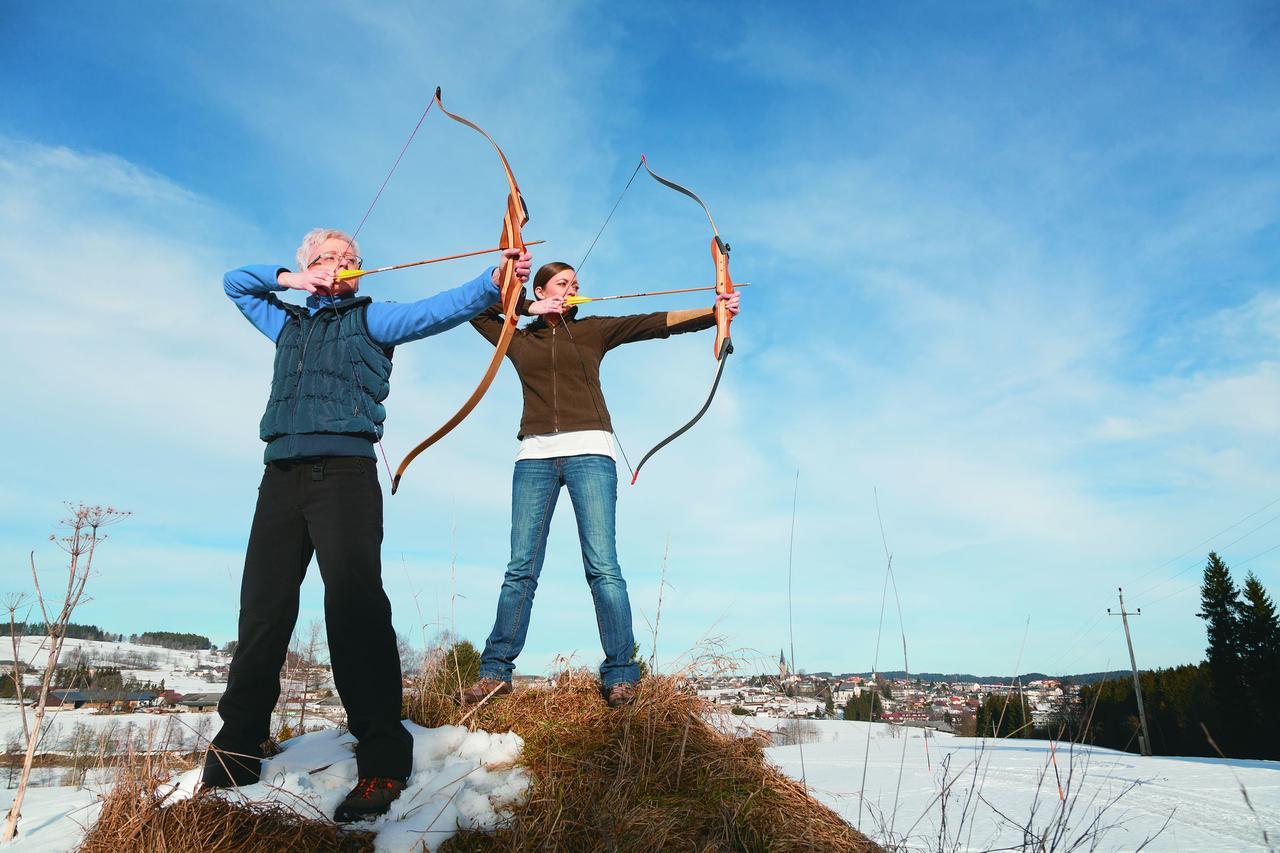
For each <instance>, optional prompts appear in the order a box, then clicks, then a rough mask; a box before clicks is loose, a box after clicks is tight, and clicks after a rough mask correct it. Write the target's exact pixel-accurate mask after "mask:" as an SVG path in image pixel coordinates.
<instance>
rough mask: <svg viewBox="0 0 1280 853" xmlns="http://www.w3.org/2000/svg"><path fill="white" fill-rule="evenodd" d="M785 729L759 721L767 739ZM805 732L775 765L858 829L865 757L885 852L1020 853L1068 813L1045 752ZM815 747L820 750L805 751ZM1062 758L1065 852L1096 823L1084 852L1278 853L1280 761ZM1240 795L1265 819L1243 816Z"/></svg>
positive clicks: (780, 751) (891, 732)
mask: <svg viewBox="0 0 1280 853" xmlns="http://www.w3.org/2000/svg"><path fill="white" fill-rule="evenodd" d="M788 722H789V721H783V720H770V719H765V718H759V717H757V718H753V719H751V720H750V723H751V724H752V725H755V726H757V727H759V728H762V729H765V730H774V729H777V728H779V727H781V726H785V725H787V724H788ZM810 727H811V728H810ZM868 729H870V734H871V738H870V748H869V750H868V740H867V734H868ZM801 730H802V731H803V732H804V733H805V739H802V742H801V743H800V744H798V745H793V746H776V747H771V748H769V749H767V750H766V751H765V752H766V755H767V756H768V757H769V759H770V760H771V761H773V762H774V763H775V764H776V765H777V766H778V767H780V768H781V769H782V770H783V771H784V772H785V773H787V774H788V775H789V776H791V777H793V778H795V779H802V778H803V779H805V780H806V781H807V783H808V786H809V790H810V792H811V793H812V794H813V795H814V796H815V797H817V798H818V799H819V800H821V801H822V802H824V803H826V804H827V805H828V806H830V807H831V808H833V809H835V810H836V811H837V812H839V813H840V815H842V816H843V817H844V818H845V819H846V820H848V821H849V822H850V823H853V824H855V825H856V824H858V809H859V797H858V790H859V788H860V786H861V780H862V767H863V760H864V756H866V761H867V793H866V802H865V804H864V805H863V806H862V819H861V827H862V830H863V832H865V833H866V834H868V835H870V836H871V837H873V838H875V839H876V840H877V841H881V842H884V841H885V840H886V839H887V838H890V837H892V838H894V839H897V840H899V841H900V842H902V843H904V846H906V847H907V848H908V849H912V850H936V849H938V848H939V846H940V845H939V838H940V837H942V838H943V839H944V840H945V841H946V843H944V844H943V845H941V846H942V847H943V848H944V849H948V850H950V849H958V850H993V849H999V848H1005V849H1008V848H1010V847H1012V848H1013V849H1020V848H1021V845H1022V841H1023V834H1022V829H1021V827H1022V825H1025V824H1026V823H1027V822H1028V820H1029V819H1030V820H1031V826H1032V827H1033V829H1034V830H1036V831H1037V832H1040V831H1043V830H1044V828H1045V827H1046V826H1048V825H1050V824H1051V823H1053V821H1054V818H1055V816H1056V813H1057V812H1058V810H1059V798H1058V783H1057V781H1056V780H1055V777H1054V773H1053V766H1052V764H1051V762H1050V744H1049V742H1048V741H1042V740H1003V741H998V742H994V741H988V742H987V743H986V744H985V746H984V745H983V743H982V741H979V740H976V739H974V738H958V737H955V736H953V735H947V734H937V733H932V732H931V733H930V735H929V737H928V738H927V741H926V738H925V736H924V731H923V730H922V729H902V728H897V727H893V726H888V725H885V724H882V723H855V722H844V721H835V720H832V721H805V724H804V725H802V726H801ZM810 737H812V738H816V740H815V741H814V742H805V740H806V739H807V738H810ZM926 748H927V751H926ZM1056 759H1057V768H1058V774H1059V776H1060V777H1061V779H1062V784H1063V787H1064V793H1065V795H1066V801H1067V804H1068V805H1070V806H1071V814H1070V818H1069V820H1068V821H1067V830H1066V834H1065V836H1064V838H1065V839H1068V840H1067V841H1065V842H1064V843H1062V844H1060V845H1059V849H1065V848H1067V847H1069V846H1070V842H1071V841H1074V840H1075V839H1077V838H1079V837H1081V836H1082V835H1084V834H1086V833H1088V832H1090V831H1091V825H1093V824H1094V821H1095V820H1096V821H1097V823H1096V825H1093V826H1092V828H1096V829H1098V830H1099V831H1100V838H1099V841H1098V844H1097V847H1096V848H1095V847H1093V845H1091V844H1090V843H1088V842H1086V843H1084V844H1082V845H1081V846H1080V847H1079V848H1078V849H1084V850H1089V849H1098V850H1134V849H1137V848H1138V847H1139V845H1141V844H1142V842H1143V840H1144V839H1146V838H1148V837H1149V836H1154V835H1156V833H1159V835H1158V836H1157V837H1156V838H1155V840H1154V841H1153V842H1151V844H1149V845H1148V846H1147V847H1146V848H1144V849H1146V850H1152V851H1161V850H1168V851H1205V850H1214V851H1234V850H1250V851H1259V850H1266V849H1267V847H1266V845H1264V844H1263V840H1262V829H1263V828H1264V827H1265V828H1266V830H1267V831H1268V832H1269V833H1270V838H1271V844H1272V846H1273V847H1274V848H1276V849H1280V762H1274V761H1249V760H1243V759H1234V760H1230V759H1229V760H1219V759H1208V758H1161V757H1152V758H1142V757H1140V756H1136V755H1130V754H1128V753H1123V752H1116V751H1114V750H1110V749H1095V748H1086V749H1083V750H1080V749H1077V750H1076V751H1075V753H1074V754H1072V753H1071V751H1070V745H1069V744H1068V745H1067V749H1066V750H1064V749H1063V747H1062V745H1061V744H1059V745H1058V746H1057V749H1056ZM944 760H945V761H947V763H948V765H949V768H948V771H947V774H948V775H947V776H946V780H947V782H952V784H951V785H950V786H949V788H948V798H947V806H946V822H947V826H946V827H945V828H943V826H942V817H943V811H942V807H941V804H940V791H941V790H942V788H943V786H944V785H945V784H946V783H944V781H943V772H944V771H943V764H944ZM802 764H803V767H802ZM900 766H901V768H902V772H901V785H900V787H899V767H900ZM975 767H976V768H977V778H976V779H975V777H974V770H975ZM1046 768H1047V770H1048V772H1047V774H1046V773H1045V771H1046ZM1068 776H1070V779H1068ZM957 777H958V778H957ZM953 780H954V781H953ZM1042 780H1043V783H1042ZM1241 785H1243V786H1244V787H1245V789H1246V790H1247V791H1248V794H1249V799H1250V800H1251V802H1252V803H1253V809H1254V811H1256V815H1255V813H1254V811H1251V810H1250V808H1249V806H1248V805H1246V803H1245V800H1244V797H1243V796H1242V795H1241V792H1240V786H1241ZM1037 788H1038V793H1037ZM971 790H974V791H976V790H980V791H981V797H979V796H977V794H976V793H975V795H974V797H973V798H972V799H971V801H970V803H969V806H968V809H967V812H966V813H965V814H966V816H965V818H964V820H963V823H962V822H961V814H962V810H963V809H964V804H965V800H966V798H967V797H968V796H969V792H970V791H971ZM1113 801H1114V804H1111V805H1108V804H1109V803H1113ZM1033 809H1034V817H1032V814H1033ZM1000 813H1003V814H1004V815H1005V816H1007V818H1008V819H1005V818H1004V817H1001V814H1000ZM1100 813H1101V817H1099V814H1100ZM1166 820H1168V825H1167V826H1166V827H1165V828H1164V830H1163V832H1161V831H1160V830H1161V826H1162V825H1164V824H1165V821H1166ZM1015 821H1016V822H1017V824H1018V825H1017V826H1015V825H1014V822H1015ZM890 833H891V835H890Z"/></svg>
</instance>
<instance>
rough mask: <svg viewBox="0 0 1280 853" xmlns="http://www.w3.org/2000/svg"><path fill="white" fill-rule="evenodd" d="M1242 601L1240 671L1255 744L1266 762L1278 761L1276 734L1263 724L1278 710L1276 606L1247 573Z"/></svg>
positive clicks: (1278, 624)
mask: <svg viewBox="0 0 1280 853" xmlns="http://www.w3.org/2000/svg"><path fill="white" fill-rule="evenodd" d="M1243 592H1244V600H1243V602H1242V603H1241V605H1240V634H1239V638H1240V644H1239V651H1240V669H1241V676H1242V677H1243V680H1244V683H1245V686H1246V687H1247V688H1248V691H1249V697H1250V699H1251V700H1252V701H1251V703H1250V704H1251V706H1252V708H1253V709H1254V719H1255V721H1256V723H1255V725H1256V737H1255V740H1256V741H1257V742H1258V743H1259V744H1264V743H1266V744H1270V746H1267V747H1263V751H1262V753H1261V756H1262V757H1265V758H1280V745H1277V739H1276V737H1275V733H1274V732H1272V733H1271V734H1270V736H1267V734H1266V731H1265V724H1264V723H1263V720H1264V719H1265V718H1266V716H1267V709H1271V713H1274V709H1275V708H1277V707H1280V620H1277V618H1276V606H1275V603H1274V602H1272V600H1271V597H1270V596H1269V595H1267V590H1266V589H1265V588H1264V587H1263V586H1262V582H1261V581H1259V580H1258V578H1257V576H1255V575H1254V574H1253V572H1250V573H1249V574H1248V575H1246V576H1245V580H1244V590H1243Z"/></svg>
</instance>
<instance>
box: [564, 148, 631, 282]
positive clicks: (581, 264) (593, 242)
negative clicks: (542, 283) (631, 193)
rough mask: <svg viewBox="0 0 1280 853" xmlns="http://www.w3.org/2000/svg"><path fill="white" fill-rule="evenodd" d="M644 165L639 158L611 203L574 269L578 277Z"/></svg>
mask: <svg viewBox="0 0 1280 853" xmlns="http://www.w3.org/2000/svg"><path fill="white" fill-rule="evenodd" d="M643 165H644V157H643V156H642V157H641V158H640V162H639V163H636V167H635V169H634V170H633V171H632V172H631V177H630V178H628V179H627V185H626V186H625V187H623V188H622V192H620V193H618V200H617V201H615V202H614V203H613V208H612V209H610V211H609V215H608V216H606V217H605V218H604V225H601V226H600V230H599V231H597V232H596V236H595V237H594V238H593V239H592V240H591V245H590V246H588V247H587V253H586V254H585V255H583V256H582V260H581V261H580V262H579V263H578V265H577V266H576V267H574V269H576V270H577V271H578V275H581V274H582V268H583V267H584V266H586V263H587V258H589V257H591V250H592V249H594V248H595V247H596V241H597V240H599V239H600V235H601V234H603V233H604V229H605V228H607V227H608V225H609V220H610V219H613V214H614V213H615V212H616V211H617V210H618V205H620V204H622V197H623V196H625V195H626V194H627V190H629V189H631V182H632V181H634V180H635V179H636V175H638V174H640V167H641V166H643Z"/></svg>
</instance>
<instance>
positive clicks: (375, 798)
mask: <svg viewBox="0 0 1280 853" xmlns="http://www.w3.org/2000/svg"><path fill="white" fill-rule="evenodd" d="M404 788H405V780H404V779H392V778H389V777H387V776H361V777H360V781H358V782H356V786H355V787H354V788H352V789H351V793H350V794H347V798H346V799H345V800H343V801H342V805H340V806H338V810H337V811H336V812H334V814H333V819H334V820H335V821H337V822H338V823H351V822H353V821H357V820H368V819H369V818H374V817H378V816H379V815H384V814H386V813H387V810H388V809H390V808H391V803H392V802H393V801H395V800H396V799H397V798H399V796H400V793H401V792H402V791H403V790H404Z"/></svg>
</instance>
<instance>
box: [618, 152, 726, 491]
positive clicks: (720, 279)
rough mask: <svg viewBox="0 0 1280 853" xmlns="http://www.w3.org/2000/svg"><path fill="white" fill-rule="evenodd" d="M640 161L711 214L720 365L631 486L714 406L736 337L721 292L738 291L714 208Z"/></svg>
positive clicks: (658, 178) (714, 351) (716, 353)
mask: <svg viewBox="0 0 1280 853" xmlns="http://www.w3.org/2000/svg"><path fill="white" fill-rule="evenodd" d="M640 162H641V164H642V165H643V166H644V168H645V171H646V172H648V173H649V175H650V177H652V178H653V179H654V180H655V181H657V182H658V183H660V184H662V185H663V186H665V187H669V188H670V189H673V190H675V191H676V192H678V193H682V194H683V195H686V196H688V197H689V198H691V199H693V200H694V201H696V202H697V203H698V205H699V206H700V207H701V208H702V210H703V212H704V213H706V214H707V220H708V221H709V222H710V223H711V233H712V235H713V236H712V238H711V260H712V262H713V263H714V264H715V268H716V304H715V308H714V309H713V310H714V312H715V318H716V339H715V343H714V344H713V345H712V347H713V349H712V355H713V356H715V359H716V362H717V367H716V378H715V380H714V381H713V382H712V383H711V393H710V394H708V395H707V401H706V402H705V403H703V404H702V408H701V409H699V410H698V413H697V414H696V415H694V416H693V418H692V420H690V421H689V422H688V423H686V424H685V425H684V426H682V427H680V429H678V430H676V431H675V432H673V433H671V435H669V436H667V437H666V438H664V439H663V440H662V441H660V442H658V443H657V444H655V445H654V446H653V448H652V449H651V450H650V451H649V452H648V453H646V454H645V455H644V458H642V459H641V460H640V464H639V465H637V466H636V470H635V472H634V473H632V475H631V485H633V486H634V485H635V484H636V478H638V477H639V476H640V469H641V468H643V467H644V463H645V462H647V461H649V458H650V457H651V456H653V455H654V454H655V453H657V452H658V451H659V450H661V449H662V448H664V447H666V446H667V445H668V444H670V443H671V442H672V441H674V440H675V439H677V438H679V437H680V436H681V435H683V434H684V433H685V432H687V431H688V430H689V429H690V428H691V427H692V426H693V425H694V424H696V423H697V422H698V421H699V420H701V418H702V416H703V415H704V414H706V413H707V409H709V408H711V401H712V400H713V399H715V396H716V389H717V388H719V387H720V377H721V376H722V375H723V374H724V366H725V364H726V363H727V362H728V360H729V355H730V353H732V352H733V338H732V337H731V335H730V331H729V327H730V325H731V324H732V322H733V315H732V314H730V313H729V309H728V308H727V307H725V304H724V301H723V300H721V299H720V298H719V297H720V295H721V294H726V293H733V292H734V291H733V277H732V276H731V275H730V274H729V244H728V243H726V242H724V240H722V239H720V232H719V230H718V229H717V228H716V220H715V218H714V217H712V215H711V210H710V208H708V207H707V205H706V202H704V201H703V200H702V199H700V198H698V196H697V194H696V193H694V192H693V191H692V190H690V189H687V188H685V187H682V186H680V185H679V184H677V183H676V182H675V181H671V180H668V179H667V178H664V177H662V176H661V175H659V174H658V173H657V172H655V171H653V169H650V168H649V161H648V160H647V159H645V157H644V155H641V156H640Z"/></svg>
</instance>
